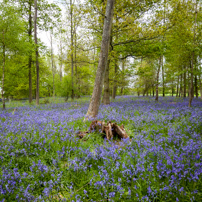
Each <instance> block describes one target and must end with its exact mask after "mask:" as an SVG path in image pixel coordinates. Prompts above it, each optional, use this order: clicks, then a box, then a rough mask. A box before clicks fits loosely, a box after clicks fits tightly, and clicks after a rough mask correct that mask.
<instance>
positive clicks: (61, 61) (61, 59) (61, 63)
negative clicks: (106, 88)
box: [60, 40, 63, 82]
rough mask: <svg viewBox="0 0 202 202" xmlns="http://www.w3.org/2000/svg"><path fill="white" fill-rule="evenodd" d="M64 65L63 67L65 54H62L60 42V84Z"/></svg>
mask: <svg viewBox="0 0 202 202" xmlns="http://www.w3.org/2000/svg"><path fill="white" fill-rule="evenodd" d="M62 65H63V52H62V41H61V40H60V82H62Z"/></svg>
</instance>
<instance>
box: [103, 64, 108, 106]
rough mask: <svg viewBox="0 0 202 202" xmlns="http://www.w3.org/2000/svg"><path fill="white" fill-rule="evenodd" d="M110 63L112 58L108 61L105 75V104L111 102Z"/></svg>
mask: <svg viewBox="0 0 202 202" xmlns="http://www.w3.org/2000/svg"><path fill="white" fill-rule="evenodd" d="M109 65H110V60H108V62H107V66H106V71H105V77H104V95H103V100H102V102H103V104H104V105H108V104H110V93H109Z"/></svg>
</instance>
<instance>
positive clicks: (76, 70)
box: [74, 26, 80, 98]
mask: <svg viewBox="0 0 202 202" xmlns="http://www.w3.org/2000/svg"><path fill="white" fill-rule="evenodd" d="M76 45H77V35H76V26H74V66H75V78H76V84H75V88H76V93H75V94H76V97H77V98H80V91H79V79H78V69H77V62H76V60H77V52H76V51H77V49H76Z"/></svg>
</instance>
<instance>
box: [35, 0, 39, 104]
mask: <svg viewBox="0 0 202 202" xmlns="http://www.w3.org/2000/svg"><path fill="white" fill-rule="evenodd" d="M34 8H35V16H34V40H35V46H36V105H39V52H38V43H37V0H34Z"/></svg>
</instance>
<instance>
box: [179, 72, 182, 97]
mask: <svg viewBox="0 0 202 202" xmlns="http://www.w3.org/2000/svg"><path fill="white" fill-rule="evenodd" d="M182 92H183V91H182V74H180V92H179V97H182Z"/></svg>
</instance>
